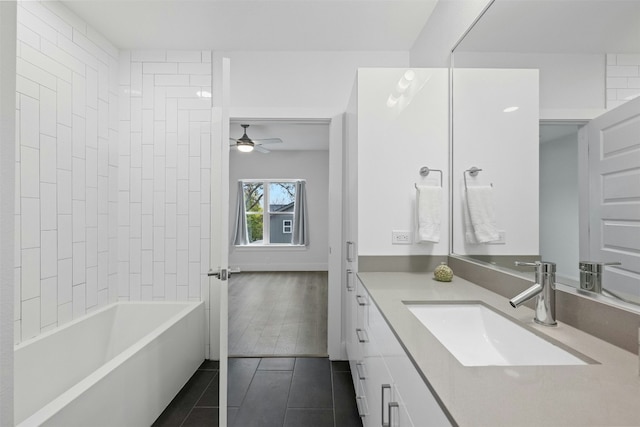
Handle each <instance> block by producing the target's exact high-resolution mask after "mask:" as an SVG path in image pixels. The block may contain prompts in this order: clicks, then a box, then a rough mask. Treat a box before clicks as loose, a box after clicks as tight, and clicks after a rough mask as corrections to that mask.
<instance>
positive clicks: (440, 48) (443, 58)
mask: <svg viewBox="0 0 640 427" xmlns="http://www.w3.org/2000/svg"><path fill="white" fill-rule="evenodd" d="M489 2H490V0H440V1H438V3H437V4H436V7H435V8H434V10H433V13H432V14H431V16H430V17H429V20H428V21H427V24H426V25H425V27H424V29H423V30H422V32H421V33H420V35H419V36H418V38H417V39H416V41H415V43H414V44H413V47H412V48H411V52H410V54H411V66H412V67H448V66H449V65H450V57H451V49H453V47H454V45H455V44H456V43H457V42H458V40H460V38H461V37H462V35H463V34H464V33H465V31H467V29H468V28H469V26H470V25H471V24H472V23H473V21H475V19H476V18H477V17H478V16H479V15H480V13H482V11H483V10H484V8H485V7H486V6H487V4H488V3H489Z"/></svg>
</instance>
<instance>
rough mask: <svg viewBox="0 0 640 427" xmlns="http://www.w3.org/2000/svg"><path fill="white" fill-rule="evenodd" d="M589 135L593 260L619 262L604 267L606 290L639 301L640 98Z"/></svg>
mask: <svg viewBox="0 0 640 427" xmlns="http://www.w3.org/2000/svg"><path fill="white" fill-rule="evenodd" d="M587 132H588V139H589V187H590V189H589V197H590V201H589V211H590V214H589V235H590V237H589V251H590V258H591V261H603V262H620V263H621V265H620V266H609V267H607V268H606V270H605V272H604V274H603V280H602V284H603V287H604V288H605V289H607V290H609V291H611V292H614V293H616V294H620V295H626V296H628V297H631V298H640V98H636V99H634V100H631V101H628V102H627V103H625V104H623V105H621V106H619V107H618V108H615V109H613V110H611V111H609V112H607V113H605V114H603V115H602V116H600V117H597V118H595V119H593V120H592V121H591V122H589V124H588V125H587ZM576 267H577V266H576Z"/></svg>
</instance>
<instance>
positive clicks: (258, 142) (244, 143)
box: [229, 125, 282, 153]
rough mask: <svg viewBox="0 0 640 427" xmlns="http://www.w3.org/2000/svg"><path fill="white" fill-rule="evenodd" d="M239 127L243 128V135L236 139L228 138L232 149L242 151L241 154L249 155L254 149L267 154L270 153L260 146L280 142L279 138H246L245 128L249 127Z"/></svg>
mask: <svg viewBox="0 0 640 427" xmlns="http://www.w3.org/2000/svg"><path fill="white" fill-rule="evenodd" d="M240 126H242V127H243V128H244V134H243V135H242V136H241V137H240V138H238V139H235V138H229V140H230V141H231V146H232V147H236V148H237V149H238V151H242V152H243V153H249V152H251V151H253V150H254V149H255V150H256V151H258V152H260V153H269V152H270V151H269V150H267V149H266V148H264V147H263V146H262V144H273V143H281V142H282V140H281V139H280V138H263V139H251V138H249V137H248V136H247V128H248V127H249V125H240Z"/></svg>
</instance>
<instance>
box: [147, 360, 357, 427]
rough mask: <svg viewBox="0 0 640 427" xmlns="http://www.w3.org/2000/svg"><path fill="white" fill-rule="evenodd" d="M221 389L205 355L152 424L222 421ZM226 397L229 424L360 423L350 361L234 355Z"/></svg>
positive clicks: (199, 425)
mask: <svg viewBox="0 0 640 427" xmlns="http://www.w3.org/2000/svg"><path fill="white" fill-rule="evenodd" d="M218 391H219V389H218V364H217V362H213V361H205V362H204V363H203V364H202V365H201V366H200V368H198V370H197V371H196V373H195V374H194V375H193V376H192V377H191V379H189V381H188V382H187V384H186V385H185V386H184V387H183V388H182V390H180V392H179V393H178V395H177V396H176V397H175V398H174V399H173V401H172V402H171V404H170V405H169V406H168V407H167V408H166V409H165V411H164V412H163V413H162V414H161V415H160V417H159V418H158V419H157V420H156V422H155V423H154V424H153V426H158V427H160V426H161V427H180V426H183V427H186V426H193V427H209V426H218ZM227 399H228V402H227V403H228V424H229V427H362V423H361V420H360V417H359V416H358V410H357V408H356V403H355V392H354V390H353V383H352V382H351V372H350V370H349V363H348V362H330V361H329V359H327V358H231V359H229V387H228V397H227Z"/></svg>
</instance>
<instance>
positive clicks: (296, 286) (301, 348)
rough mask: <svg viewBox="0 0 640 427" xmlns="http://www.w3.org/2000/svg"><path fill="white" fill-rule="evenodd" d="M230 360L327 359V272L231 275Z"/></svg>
mask: <svg viewBox="0 0 640 427" xmlns="http://www.w3.org/2000/svg"><path fill="white" fill-rule="evenodd" d="M229 356H230V357H234V356H260V357H269V356H319V357H324V356H327V272H324V271H311V272H246V273H244V272H243V273H240V274H237V275H233V276H231V278H230V280H229Z"/></svg>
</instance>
